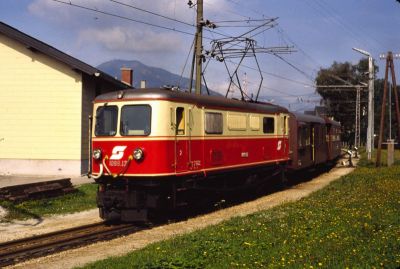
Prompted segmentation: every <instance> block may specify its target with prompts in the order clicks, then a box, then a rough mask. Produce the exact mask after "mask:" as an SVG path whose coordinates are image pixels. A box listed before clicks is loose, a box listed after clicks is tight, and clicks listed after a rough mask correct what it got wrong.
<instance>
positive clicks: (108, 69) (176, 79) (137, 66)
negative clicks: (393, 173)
mask: <svg viewBox="0 0 400 269" xmlns="http://www.w3.org/2000/svg"><path fill="white" fill-rule="evenodd" d="M121 67H126V68H132V70H133V86H134V87H135V88H139V87H140V81H141V80H145V81H146V87H147V88H160V87H162V86H165V85H172V86H178V84H180V85H179V86H180V88H181V89H188V88H189V83H190V80H189V79H188V78H184V77H183V78H182V79H181V76H179V75H176V74H173V73H171V72H169V71H167V70H165V69H162V68H157V67H151V66H147V65H145V64H143V63H141V62H139V61H135V60H133V61H126V60H111V61H108V62H105V63H102V64H100V65H99V66H97V68H98V69H100V70H101V71H103V72H105V73H107V74H109V75H111V76H113V77H115V78H117V79H121V70H120V69H121ZM193 85H194V81H193ZM202 92H203V93H204V94H206V89H205V87H204V86H203V87H202ZM210 94H211V95H220V94H219V93H216V92H213V91H211V90H210Z"/></svg>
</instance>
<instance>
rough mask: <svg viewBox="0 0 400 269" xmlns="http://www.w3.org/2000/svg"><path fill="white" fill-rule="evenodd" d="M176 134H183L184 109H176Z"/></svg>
mask: <svg viewBox="0 0 400 269" xmlns="http://www.w3.org/2000/svg"><path fill="white" fill-rule="evenodd" d="M176 134H177V135H184V134H185V109H184V108H183V107H177V108H176Z"/></svg>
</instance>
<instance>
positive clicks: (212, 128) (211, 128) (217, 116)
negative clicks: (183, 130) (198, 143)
mask: <svg viewBox="0 0 400 269" xmlns="http://www.w3.org/2000/svg"><path fill="white" fill-rule="evenodd" d="M205 115H206V124H205V131H206V134H222V130H223V121H222V113H215V112H206V114H205Z"/></svg>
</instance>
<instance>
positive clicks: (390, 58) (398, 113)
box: [376, 51, 400, 167]
mask: <svg viewBox="0 0 400 269" xmlns="http://www.w3.org/2000/svg"><path fill="white" fill-rule="evenodd" d="M395 57H396V58H400V55H399V54H396V55H395ZM379 58H381V59H386V69H385V82H384V87H383V98H382V109H381V121H380V128H379V142H378V152H377V154H376V166H377V167H379V166H381V150H382V140H383V129H384V121H385V111H386V96H387V88H388V79H389V78H388V76H389V69H390V73H391V75H392V88H393V92H394V98H395V105H396V116H397V125H398V130H397V131H398V136H397V139H398V140H399V139H400V109H399V99H398V95H397V85H396V74H395V71H394V63H393V53H392V52H391V51H389V52H388V53H387V55H380V57H379Z"/></svg>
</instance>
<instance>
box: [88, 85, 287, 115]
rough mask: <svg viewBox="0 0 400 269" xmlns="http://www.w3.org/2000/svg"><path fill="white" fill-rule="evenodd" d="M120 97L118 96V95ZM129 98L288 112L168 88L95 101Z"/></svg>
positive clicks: (133, 91) (107, 95) (113, 94)
mask: <svg viewBox="0 0 400 269" xmlns="http://www.w3.org/2000/svg"><path fill="white" fill-rule="evenodd" d="M121 93H122V97H121V98H118V96H119V95H121ZM129 100H168V101H173V102H182V103H191V104H195V105H196V106H199V107H207V108H216V109H218V108H220V109H232V110H241V111H251V112H259V113H272V114H275V113H288V110H287V109H286V108H284V107H281V106H277V105H273V104H269V103H261V102H252V101H241V100H237V99H228V98H225V97H223V96H209V95H195V94H192V93H188V92H183V91H176V90H169V89H129V90H123V91H116V92H110V93H105V94H102V95H99V96H97V97H96V99H95V103H99V102H111V101H129Z"/></svg>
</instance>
